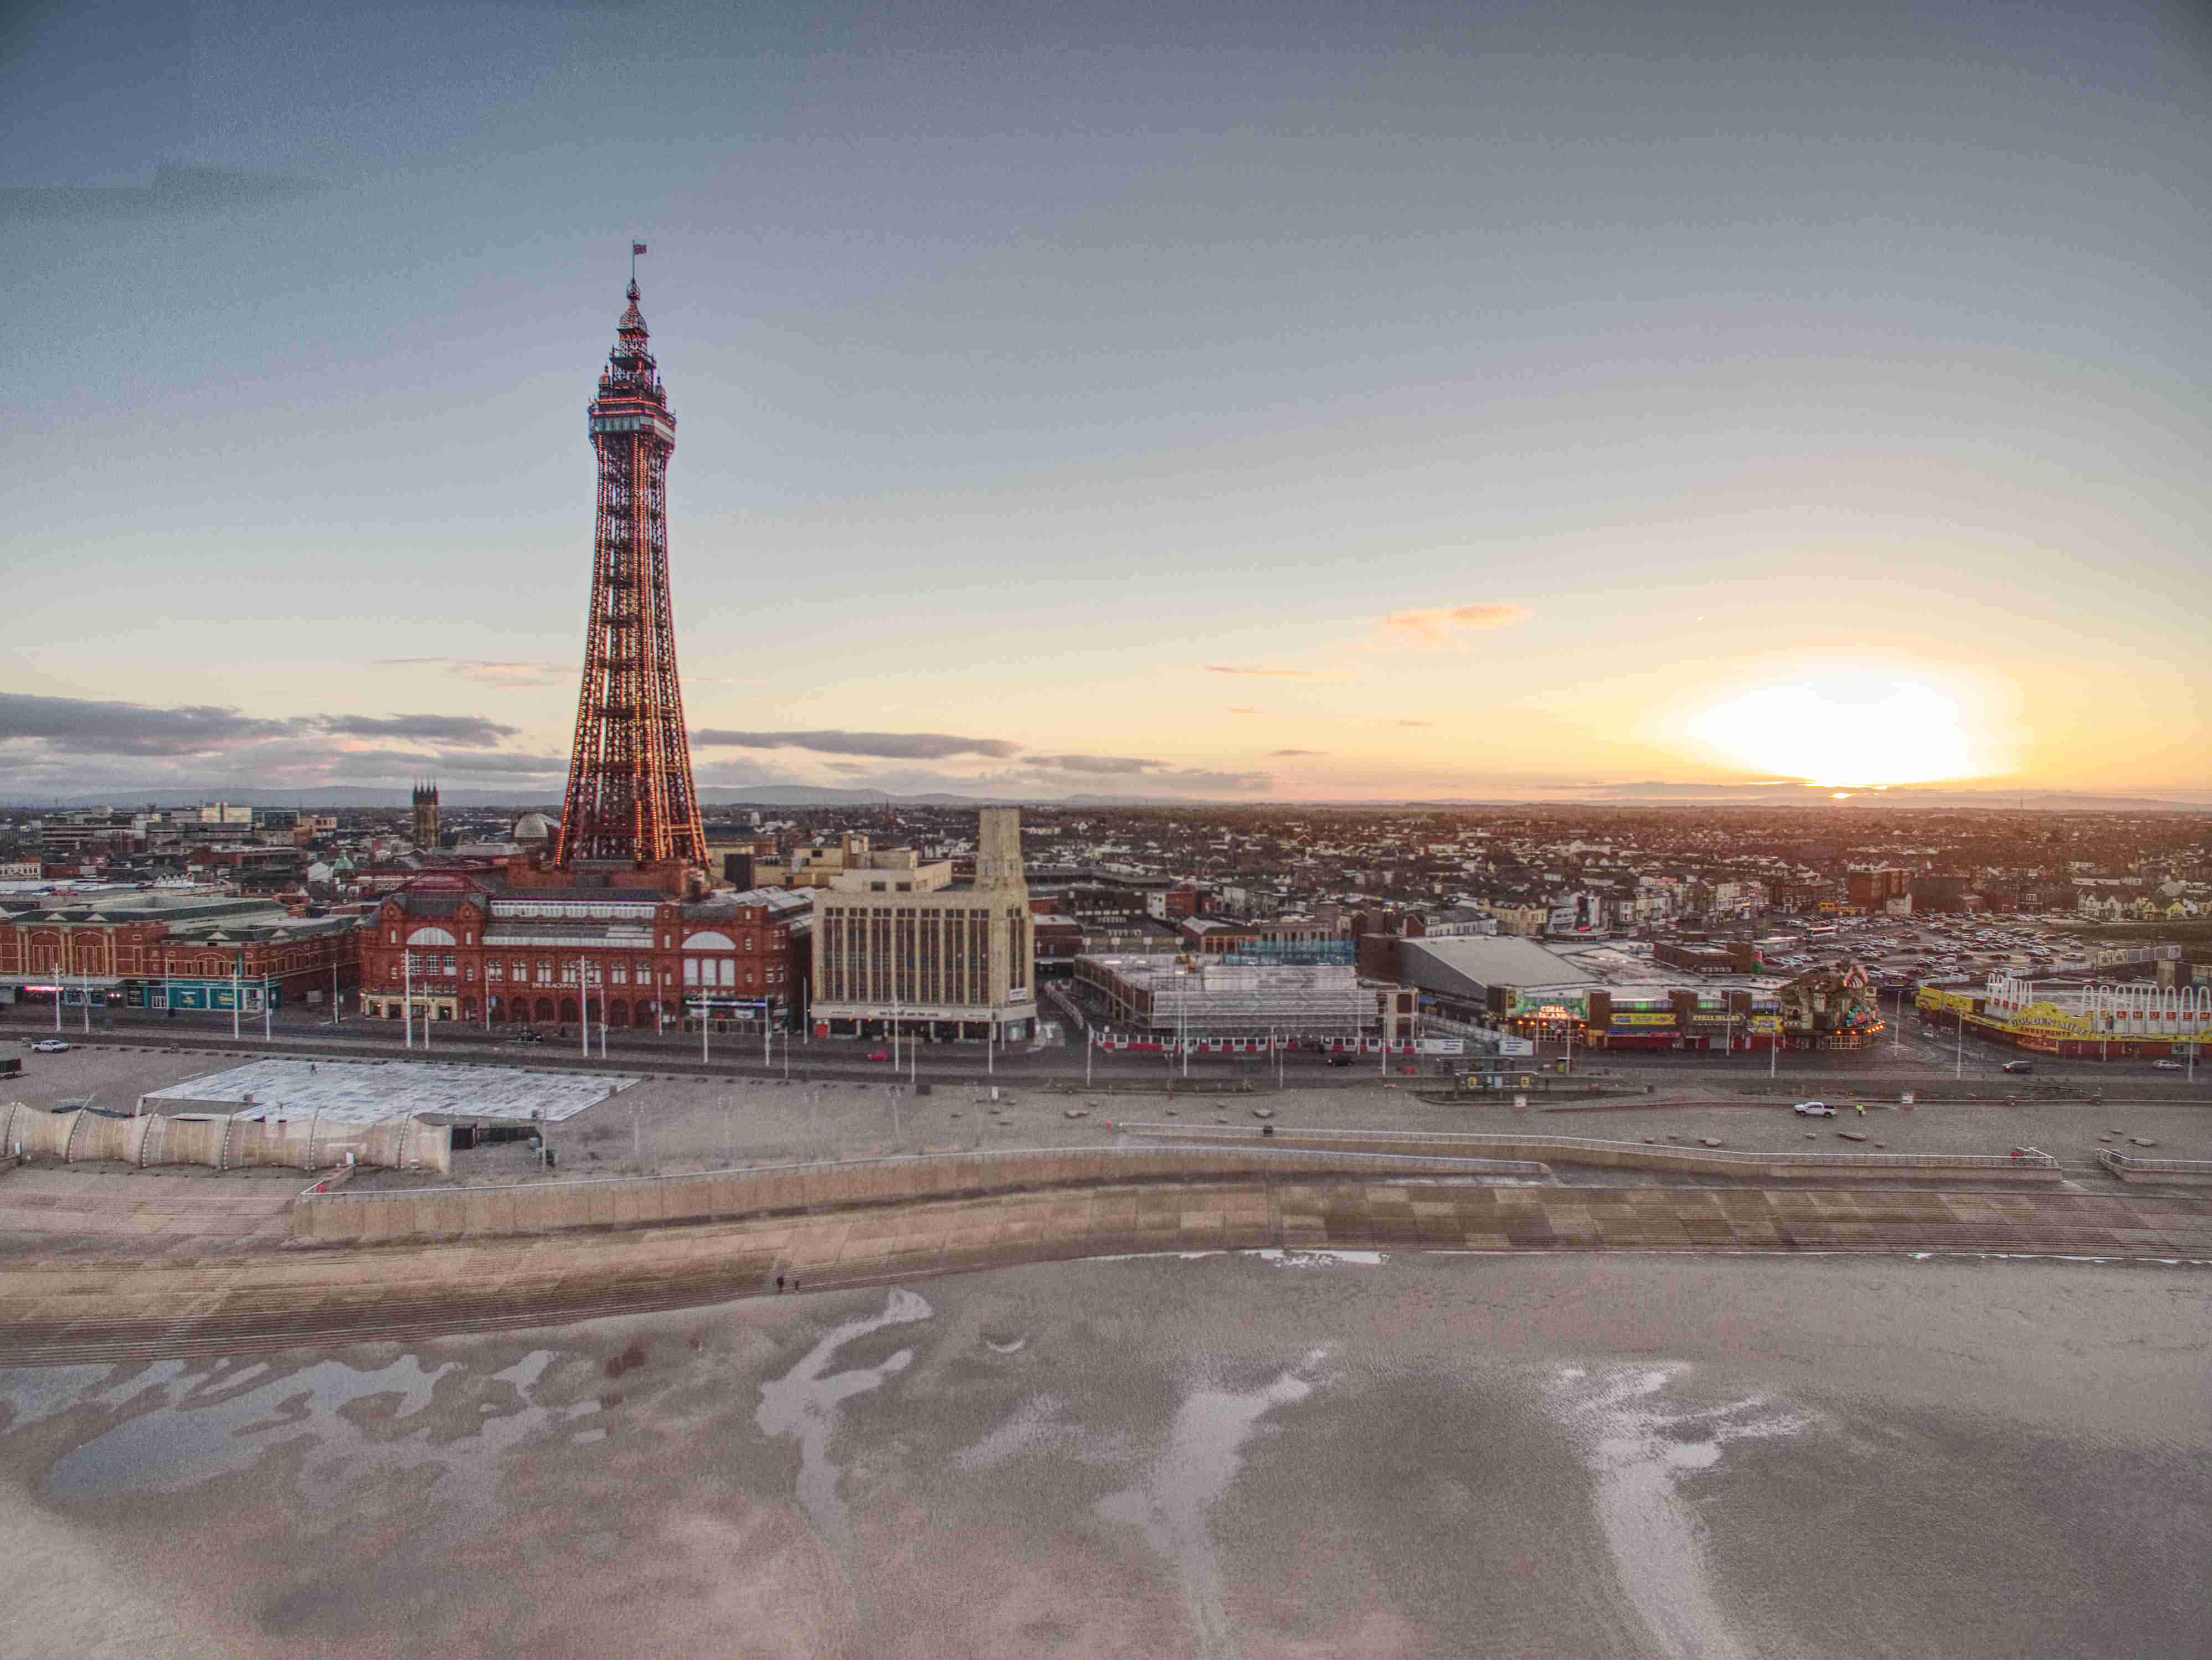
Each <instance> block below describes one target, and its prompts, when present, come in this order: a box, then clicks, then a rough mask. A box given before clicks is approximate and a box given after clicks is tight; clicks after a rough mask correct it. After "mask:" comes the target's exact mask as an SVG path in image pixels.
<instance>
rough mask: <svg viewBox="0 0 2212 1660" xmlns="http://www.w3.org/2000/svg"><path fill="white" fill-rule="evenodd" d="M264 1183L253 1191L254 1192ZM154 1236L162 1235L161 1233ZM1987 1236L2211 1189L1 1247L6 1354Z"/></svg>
mask: <svg viewBox="0 0 2212 1660" xmlns="http://www.w3.org/2000/svg"><path fill="white" fill-rule="evenodd" d="M256 1197H258V1196H256ZM157 1232H158V1230H157ZM1261 1246H1279V1247H1284V1248H1289V1249H1316V1248H1327V1247H1344V1248H1359V1249H1370V1250H1372V1249H1378V1248H1379V1249H1383V1250H1431V1251H1433V1250H1453V1251H1531V1250H1534V1251H1613V1250H1632V1251H2000V1252H2019V1253H2054V1252H2055V1253H2067V1254H2080V1255H2090V1256H2101V1257H2162V1258H2179V1259H2184V1260H2190V1261H2197V1262H2207V1263H2212V1198H2208V1197H2203V1196H2187V1197H2155V1196H2143V1195H2137V1194H2110V1195H2106V1194H2082V1193H2065V1192H2058V1193H2052V1192H2023V1193H2008V1192H1966V1191H1956V1192H1928V1191H1910V1192H1899V1191H1852V1192H1844V1191H1811V1192H1808V1191H1802V1190H1787V1191H1784V1190H1761V1189H1715V1188H1669V1187H1646V1188H1622V1187H1594V1186H1529V1187H1477V1186H1467V1185H1458V1184H1439V1183H1422V1182H1406V1181H1394V1182H1389V1183H1368V1182H1360V1181H1313V1180H1301V1181H1295V1182H1278V1183H1260V1182H1231V1183H1187V1184H1160V1185H1158V1186H1146V1187H1129V1186H1124V1187H1103V1188H1094V1189H1087V1190H1076V1191H1064V1192H1052V1193H1037V1194H1020V1195H1013V1196H1007V1197H992V1198H981V1199H970V1200H958V1201H950V1202H945V1203H927V1204H911V1205H899V1206H887V1207H881V1208H874V1209H854V1210H848V1211H841V1212H836V1213H834V1214H827V1215H806V1216H798V1217H769V1218H761V1219H758V1220H756V1221H738V1222H723V1223H714V1224H702V1225H698V1226H690V1227H670V1228H656V1229H649V1230H641V1231H639V1232H635V1233H562V1234H555V1235H542V1236H538V1237H534V1238H526V1239H498V1240H487V1241H485V1242H483V1243H482V1244H468V1243H455V1244H447V1245H411V1246H410V1245H397V1246H379V1247H370V1248H353V1249H314V1248H298V1247H292V1248H285V1249H276V1250H271V1249H267V1248H257V1249H250V1250H246V1251H233V1252H232V1253H230V1254H228V1255H210V1256H208V1257H204V1258H201V1259H199V1260H191V1261H185V1260H179V1259H177V1258H176V1257H173V1256H169V1255H167V1254H164V1253H162V1252H159V1251H155V1252H149V1253H146V1254H144V1255H143V1256H141V1257H133V1258H131V1259H127V1260H126V1259H124V1258H123V1257H121V1256H120V1255H119V1254H116V1255H108V1256H106V1257H101V1258H100V1259H97V1260H94V1259H91V1258H88V1257H82V1256H80V1257H40V1258H38V1259H36V1260H32V1259H28V1258H27V1257H20V1256H19V1257H16V1258H15V1260H14V1261H12V1262H5V1263H0V1364H5V1365H26V1364H41V1363H61V1362H81V1361H91V1360H144V1359H153V1358H159V1357H162V1356H170V1355H177V1356H184V1355H189V1354H246V1353H252V1352H257V1351H266V1350H270V1349H275V1348H285V1347H289V1346H290V1345H292V1344H295V1343H310V1342H312V1343H319V1344H325V1345H327V1344H331V1343H343V1342H349V1341H360V1342H367V1341H373V1340H378V1341H407V1340H412V1339H417V1338H422V1337H428V1336H438V1335H441V1334H447V1333H453V1332H461V1331H488V1330H510V1329H514V1328H519V1327H526V1326H534V1325H546V1324H558V1323H562V1322H565V1321H568V1320H574V1319H583V1318H593V1317H597V1316H600V1315H609V1314H620V1313H631V1312H642V1311H646V1310H652V1309H667V1308H680V1307H686V1306H701V1305H705V1304H709V1303H715V1302H720V1301H725V1300H728V1299H731V1298H734V1297H742V1296H751V1295H757V1294H760V1293H763V1292H766V1293H770V1294H773V1293H774V1289H775V1276H777V1275H784V1276H786V1279H787V1281H791V1280H793V1279H795V1281H796V1285H797V1287H798V1288H799V1289H800V1290H803V1291H805V1290H824V1289H829V1288H832V1287H845V1286H856V1285H869V1284H880V1283H883V1282H884V1281H894V1280H911V1279H917V1278H922V1277H926V1276H927V1275H935V1274H945V1273H956V1272H961V1271H964V1270H968V1269H982V1268H992V1267H1000V1266H1005V1265H1008V1264H1012V1263H1025V1262H1036V1261H1043V1260H1054V1259H1061V1258H1067V1257H1088V1256H1100V1255H1109V1254H1114V1253H1119V1252H1133V1251H1207V1250H1236V1249H1250V1248H1254V1247H1261Z"/></svg>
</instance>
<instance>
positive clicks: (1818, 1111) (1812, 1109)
mask: <svg viewBox="0 0 2212 1660" xmlns="http://www.w3.org/2000/svg"><path fill="white" fill-rule="evenodd" d="M1790 1111H1791V1112H1795V1113H1796V1115H1797V1116H1798V1117H1799V1118H1834V1117H1835V1116H1836V1109H1835V1108H1834V1107H1832V1106H1829V1105H1828V1104H1827V1102H1826V1101H1800V1102H1798V1103H1797V1105H1796V1106H1793V1107H1791V1108H1790Z"/></svg>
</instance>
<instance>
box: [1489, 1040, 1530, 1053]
mask: <svg viewBox="0 0 2212 1660" xmlns="http://www.w3.org/2000/svg"><path fill="white" fill-rule="evenodd" d="M1535 1052H1536V1040H1535V1039H1534V1038H1500V1039H1498V1053H1499V1054H1500V1055H1533V1054H1534V1053H1535Z"/></svg>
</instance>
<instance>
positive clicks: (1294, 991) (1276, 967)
mask: <svg viewBox="0 0 2212 1660" xmlns="http://www.w3.org/2000/svg"><path fill="white" fill-rule="evenodd" d="M1075 978H1077V980H1079V982H1081V983H1082V984H1085V985H1088V986H1090V987H1091V988H1092V989H1093V990H1094V991H1097V992H1098V993H1099V994H1100V995H1101V996H1102V997H1104V998H1105V999H1106V1003H1107V1007H1108V1009H1109V1010H1110V1011H1111V1014H1110V1018H1111V1019H1112V1021H1114V1022H1115V1023H1116V1024H1118V1025H1121V1026H1124V1027H1129V1028H1131V1029H1132V1030H1133V1031H1138V1032H1148V1033H1163V1034H1173V1035H1175V1036H1176V1037H1178V1038H1179V1039H1189V1040H1195V1039H1204V1038H1222V1037H1250V1036H1256V1035H1261V1034H1265V1033H1279V1034H1280V1035H1282V1036H1285V1037H1308V1038H1330V1037H1350V1036H1353V1035H1356V1034H1357V1033H1359V1032H1360V1031H1362V1030H1363V1029H1366V1030H1371V1029H1373V1028H1375V1027H1376V1025H1377V1024H1378V1022H1379V1021H1380V1014H1379V1011H1378V1009H1377V1007H1376V989H1375V988H1374V987H1373V986H1363V985H1361V984H1359V976H1358V971H1357V970H1356V969H1354V968H1352V967H1351V966H1347V965H1344V964H1337V963H1306V964H1267V965H1260V964H1251V965H1241V964H1229V963H1222V962H1218V961H1207V960H1201V959H1197V958H1191V957H1175V956H1164V955H1152V954H1146V955H1138V954H1127V955H1119V956H1083V957H1078V958H1077V959H1076V960H1075Z"/></svg>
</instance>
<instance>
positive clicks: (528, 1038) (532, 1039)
mask: <svg viewBox="0 0 2212 1660" xmlns="http://www.w3.org/2000/svg"><path fill="white" fill-rule="evenodd" d="M514 1040H515V1042H517V1043H544V1041H545V1039H544V1034H543V1033H540V1032H539V1031H538V1028H537V1027H534V1026H526V1027H523V1028H522V1030H521V1031H520V1032H518V1033H515V1034H514Z"/></svg>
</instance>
